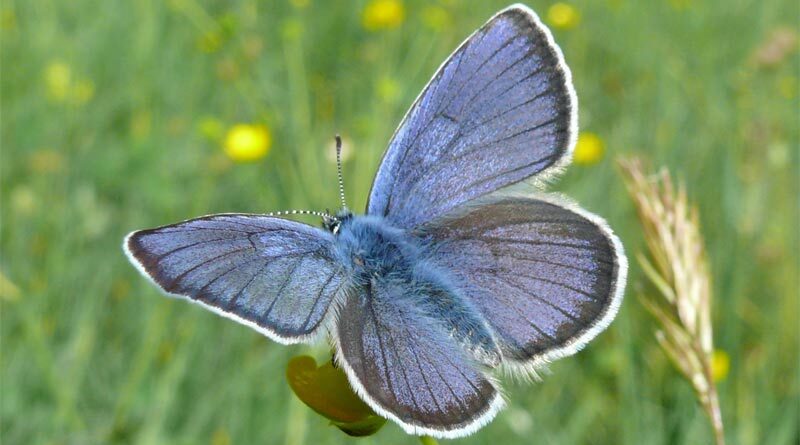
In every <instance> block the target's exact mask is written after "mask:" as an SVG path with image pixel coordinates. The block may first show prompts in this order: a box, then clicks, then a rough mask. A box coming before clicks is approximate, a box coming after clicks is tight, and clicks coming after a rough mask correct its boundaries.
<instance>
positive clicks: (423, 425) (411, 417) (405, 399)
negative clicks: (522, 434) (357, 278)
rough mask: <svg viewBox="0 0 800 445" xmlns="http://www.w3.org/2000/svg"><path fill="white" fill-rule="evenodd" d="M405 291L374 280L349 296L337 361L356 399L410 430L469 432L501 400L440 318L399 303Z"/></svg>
mask: <svg viewBox="0 0 800 445" xmlns="http://www.w3.org/2000/svg"><path fill="white" fill-rule="evenodd" d="M402 292H403V289H399V288H394V289H393V288H390V287H389V286H388V285H386V284H385V283H384V284H381V283H379V282H376V281H375V280H373V282H372V284H370V285H368V286H366V287H364V288H362V289H361V290H360V291H359V292H358V293H354V294H352V295H350V296H348V298H347V300H346V301H345V303H344V305H343V306H342V307H341V309H340V311H339V322H338V325H337V330H338V331H337V333H336V334H335V340H336V344H337V359H338V362H339V364H340V365H341V367H342V368H343V369H344V370H345V372H346V373H347V375H348V378H349V379H350V383H351V385H352V386H353V388H355V389H356V391H357V392H358V394H359V395H360V396H361V398H362V399H364V400H365V401H366V402H367V403H368V404H369V405H370V406H371V407H372V408H373V409H374V410H375V411H376V412H378V413H379V414H381V415H383V416H384V417H388V418H390V419H392V420H394V421H395V422H397V423H398V424H399V425H400V426H401V427H402V428H403V429H404V430H405V431H406V432H408V433H409V434H417V435H422V434H425V435H430V436H435V437H460V436H464V435H467V434H470V433H472V432H473V431H475V430H477V429H478V428H480V427H481V426H482V425H484V424H486V423H488V422H489V421H490V420H491V419H492V418H493V417H494V415H495V414H496V413H497V411H499V410H500V408H501V407H502V406H503V399H502V397H501V396H500V393H499V392H498V389H497V387H496V386H495V385H494V383H493V382H492V381H491V380H490V379H489V378H488V377H487V376H486V374H485V373H484V372H483V371H481V370H480V368H479V366H478V365H477V364H476V363H475V362H474V361H473V360H472V359H471V358H470V357H468V356H467V354H466V353H465V352H464V350H463V349H462V348H461V347H459V345H458V344H457V343H456V341H455V340H454V339H453V338H452V337H451V336H449V335H447V332H446V330H445V329H442V325H441V322H440V321H437V320H435V319H432V318H430V317H429V316H427V315H425V314H424V313H422V312H421V311H420V310H419V308H416V307H414V306H413V305H408V304H405V305H404V304H401V303H400V302H402V301H403V300H404V296H403V295H401V294H400V293H402ZM405 300H406V302H408V299H405Z"/></svg>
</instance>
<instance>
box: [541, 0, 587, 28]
mask: <svg viewBox="0 0 800 445" xmlns="http://www.w3.org/2000/svg"><path fill="white" fill-rule="evenodd" d="M547 21H548V22H549V23H550V26H552V27H553V28H558V29H572V28H574V27H576V26H578V23H580V21H581V15H580V13H579V12H578V10H577V9H575V7H574V6H572V5H570V4H567V3H561V2H559V3H554V4H553V5H552V6H550V8H549V9H548V10H547Z"/></svg>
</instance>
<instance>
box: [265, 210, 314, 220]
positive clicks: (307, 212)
mask: <svg viewBox="0 0 800 445" xmlns="http://www.w3.org/2000/svg"><path fill="white" fill-rule="evenodd" d="M286 215H314V216H319V217H320V218H323V219H324V218H325V217H327V216H329V214H327V213H322V212H316V211H314V210H281V211H279V212H270V213H267V216H286Z"/></svg>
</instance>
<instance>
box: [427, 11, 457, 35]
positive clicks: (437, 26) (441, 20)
mask: <svg viewBox="0 0 800 445" xmlns="http://www.w3.org/2000/svg"><path fill="white" fill-rule="evenodd" d="M451 22H452V19H451V18H450V13H449V12H447V10H446V9H444V8H442V7H441V6H436V5H428V6H426V7H425V8H423V9H422V23H424V24H425V26H427V27H428V28H431V29H433V30H435V31H442V30H444V29H446V28H447V27H448V26H450V24H451Z"/></svg>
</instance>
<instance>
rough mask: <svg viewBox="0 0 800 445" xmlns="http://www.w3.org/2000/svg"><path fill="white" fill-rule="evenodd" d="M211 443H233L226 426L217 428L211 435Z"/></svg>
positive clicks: (213, 444)
mask: <svg viewBox="0 0 800 445" xmlns="http://www.w3.org/2000/svg"><path fill="white" fill-rule="evenodd" d="M211 445H231V436H230V435H229V434H228V432H227V431H226V430H225V428H217V430H216V431H214V434H212V435H211Z"/></svg>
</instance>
